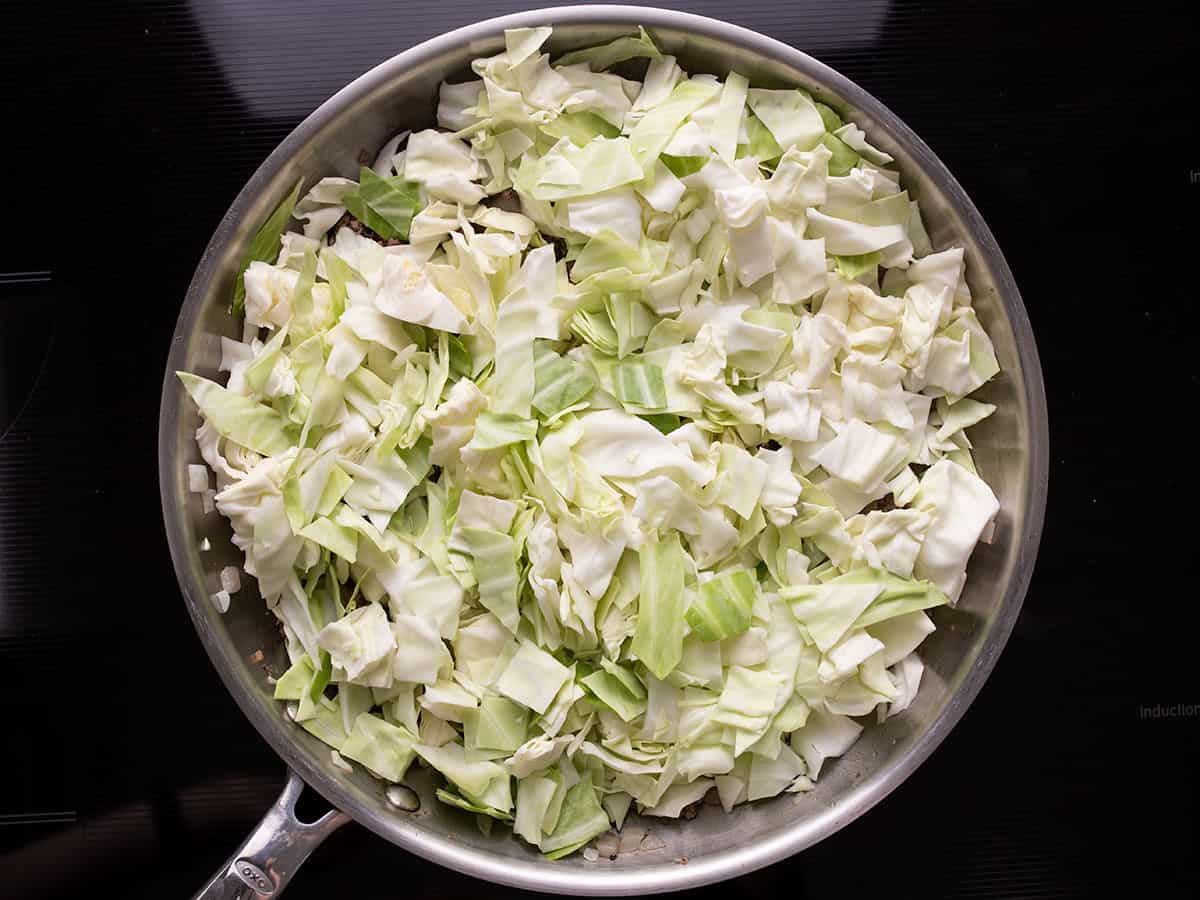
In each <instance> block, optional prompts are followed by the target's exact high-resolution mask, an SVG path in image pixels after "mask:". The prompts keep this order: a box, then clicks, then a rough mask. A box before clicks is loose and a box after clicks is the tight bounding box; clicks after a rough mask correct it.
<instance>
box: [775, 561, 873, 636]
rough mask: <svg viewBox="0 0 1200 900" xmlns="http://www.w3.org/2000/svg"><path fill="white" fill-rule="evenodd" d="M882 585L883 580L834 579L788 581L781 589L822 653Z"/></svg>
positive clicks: (842, 632)
mask: <svg viewBox="0 0 1200 900" xmlns="http://www.w3.org/2000/svg"><path fill="white" fill-rule="evenodd" d="M883 589H884V586H883V585H882V584H873V583H867V584H856V583H847V581H846V580H844V579H834V580H833V581H831V582H829V583H828V584H797V585H790V586H787V587H784V588H783V590H782V591H781V593H782V594H783V596H784V597H786V598H787V599H788V600H790V601H791V604H792V615H794V616H795V617H796V621H798V622H799V623H800V624H801V625H803V626H804V627H805V629H806V630H807V631H808V634H809V636H810V637H811V638H812V639H813V642H814V643H815V644H816V645H817V647H818V648H820V650H821V651H822V652H823V653H824V652H827V651H828V650H829V649H830V648H831V647H833V645H834V644H836V643H837V642H838V641H840V640H841V639H842V636H843V635H845V633H846V632H847V631H848V630H849V629H850V627H851V626H852V625H853V624H854V622H855V621H856V620H857V619H858V617H859V616H861V615H862V614H863V612H864V611H865V610H866V609H867V607H868V606H870V605H871V603H872V601H874V600H875V598H876V597H878V596H879V595H880V594H882V593H883Z"/></svg>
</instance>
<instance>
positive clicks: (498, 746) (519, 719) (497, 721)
mask: <svg viewBox="0 0 1200 900" xmlns="http://www.w3.org/2000/svg"><path fill="white" fill-rule="evenodd" d="M463 726H464V727H463V740H464V745H465V746H466V748H467V749H469V750H477V749H487V750H507V751H510V752H511V751H514V750H518V749H520V747H521V746H522V745H523V744H524V743H525V735H526V732H527V731H528V729H529V710H528V709H526V708H525V707H523V706H520V705H519V704H517V703H514V702H513V701H511V700H509V699H508V698H506V697H500V696H497V695H495V694H487V695H486V696H484V698H483V699H482V700H481V701H480V702H479V708H478V709H476V710H471V712H470V713H469V714H468V715H467V716H466V717H464V718H463Z"/></svg>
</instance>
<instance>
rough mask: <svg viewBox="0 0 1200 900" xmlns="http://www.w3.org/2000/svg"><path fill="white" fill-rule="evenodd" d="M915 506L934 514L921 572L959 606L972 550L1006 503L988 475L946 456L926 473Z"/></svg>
mask: <svg viewBox="0 0 1200 900" xmlns="http://www.w3.org/2000/svg"><path fill="white" fill-rule="evenodd" d="M912 505H913V508H914V509H919V510H924V511H926V512H928V513H929V515H930V517H931V522H930V525H929V528H928V530H927V531H926V532H925V540H924V541H923V542H922V544H921V552H920V554H919V555H918V557H917V561H916V566H915V571H916V573H917V575H918V576H919V577H921V578H928V579H929V580H930V581H932V582H933V583H934V584H936V585H937V586H938V587H939V588H940V589H941V590H942V591H943V592H945V594H946V596H947V597H948V598H949V601H950V603H951V604H953V603H955V602H956V601H957V600H958V595H959V594H960V593H961V592H962V588H963V584H964V583H965V582H966V578H967V572H966V569H967V560H968V559H969V558H970V556H971V551H972V550H974V549H975V545H976V544H977V543H978V542H979V538H980V536H981V535H982V534H983V531H984V529H985V528H987V526H988V525H990V524H991V522H992V520H993V519H994V518H995V517H996V513H997V512H999V510H1000V503H999V501H998V500H997V499H996V495H995V494H993V493H992V489H991V488H990V487H988V485H987V482H985V481H984V480H983V479H982V478H980V477H979V476H978V475H974V474H972V473H971V472H968V471H967V470H966V469H964V468H963V467H962V466H960V465H958V464H957V463H953V462H951V461H950V460H946V459H943V460H939V461H938V462H936V463H934V465H932V466H931V467H930V468H929V469H927V470H926V471H925V473H924V474H923V475H922V476H921V486H920V487H919V488H918V489H917V493H916V496H915V497H914V498H913V501H912Z"/></svg>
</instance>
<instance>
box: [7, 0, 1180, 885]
mask: <svg viewBox="0 0 1200 900" xmlns="http://www.w3.org/2000/svg"><path fill="white" fill-rule="evenodd" d="M537 5H539V4H536V3H529V2H509V0H503V2H488V3H484V2H479V0H468V2H458V3H446V2H433V0H409V2H404V3H396V2H364V0H340V2H331V0H290V2H270V0H190V2H184V0H157V2H150V0H146V2H112V3H106V4H86V5H83V4H80V5H79V6H78V7H77V8H70V7H67V6H57V5H51V4H7V5H6V7H5V10H4V13H3V20H4V27H2V28H0V49H2V53H0V57H2V58H0V73H2V74H3V75H4V76H6V77H5V78H4V80H3V84H4V85H5V90H4V92H3V93H4V94H5V96H4V98H3V100H0V103H2V104H3V111H4V118H3V121H4V123H5V129H4V132H5V133H4V137H3V139H2V140H0V154H3V159H4V161H5V162H6V163H7V165H6V166H5V167H4V173H5V176H6V177H5V179H4V200H5V205H4V208H5V209H6V210H7V212H8V215H7V217H6V236H7V240H5V241H4V242H3V243H2V244H0V684H2V685H3V691H2V693H0V723H2V724H0V772H3V773H4V775H5V776H6V778H5V788H4V790H3V791H2V792H0V895H2V896H4V897H51V896H68V897H74V896H81V897H82V896H87V897H92V896H110V895H111V896H120V897H123V898H131V900H132V898H143V897H144V898H150V897H154V898H159V897H181V896H189V895H191V894H192V893H193V892H194V891H195V890H197V889H198V888H199V887H200V885H201V884H202V883H203V882H204V881H205V880H206V879H207V877H208V876H209V875H210V874H211V873H212V871H213V870H215V868H216V867H217V866H218V865H220V864H221V863H222V862H223V860H224V859H225V858H226V856H227V854H228V853H229V852H231V851H232V850H233V848H234V847H235V846H236V845H237V843H238V842H239V841H240V840H241V838H242V837H243V836H244V835H245V833H246V831H247V830H248V829H249V828H250V827H251V826H252V825H253V824H254V823H255V822H256V821H257V820H258V818H259V816H260V815H261V814H262V812H263V811H264V810H265V809H266V808H267V806H268V805H269V804H270V803H271V802H272V801H273V799H274V797H275V796H276V794H277V792H278V790H279V789H280V787H281V786H282V784H283V781H284V770H283V765H282V763H280V762H279V760H278V759H277V757H276V756H275V755H274V754H273V753H272V751H271V750H270V748H269V747H268V746H267V745H266V743H265V742H263V741H262V739H261V738H259V736H258V735H257V734H256V733H255V732H254V730H253V729H252V728H251V726H250V725H249V723H248V722H247V721H246V720H245V719H244V718H243V716H242V715H241V713H240V712H239V711H238V709H237V708H236V707H235V706H234V704H233V703H232V701H231V699H230V697H229V695H228V694H227V693H226V691H225V689H224V688H223V687H222V685H221V684H220V682H219V680H218V678H217V675H216V673H215V672H214V670H213V669H212V667H211V665H210V664H209V662H208V659H207V658H206V657H205V655H204V653H203V652H202V650H201V647H200V644H199V642H198V640H197V639H196V636H195V634H194V632H193V630H192V627H191V624H190V622H189V621H188V618H187V615H186V612H185V610H184V606H183V603H182V602H181V600H180V597H179V590H178V586H177V584H176V581H175V577H174V574H173V572H172V569H171V564H170V558H169V555H168V552H167V545H166V539H165V536H164V533H163V527H162V518H161V514H160V510H159V503H158V487H157V469H156V444H155V440H156V426H157V423H156V417H157V409H158V398H159V390H160V385H161V378H162V373H163V367H164V364H165V358H166V351H167V345H168V341H169V339H170V335H171V332H172V328H173V326H174V323H175V318H176V315H177V313H178V310H179V304H180V302H181V300H182V297H183V294H184V291H185V288H186V286H187V283H188V279H189V278H190V276H191V273H192V270H193V268H194V267H195V265H196V263H197V261H198V259H199V257H200V254H201V252H202V250H203V248H204V246H205V244H206V243H207V241H208V239H209V236H210V234H211V233H212V230H213V228H214V227H215V226H216V224H217V222H218V221H219V219H220V217H221V215H222V214H223V212H224V211H225V209H226V208H227V206H228V205H229V203H230V202H231V201H232V199H233V197H234V195H235V194H236V192H237V191H238V190H239V189H240V187H241V186H242V185H243V184H244V183H245V181H246V179H247V178H248V177H249V176H250V174H251V173H252V172H253V171H254V169H255V168H256V167H257V166H258V164H259V163H260V162H261V161H262V159H263V158H264V157H265V156H266V155H267V154H268V153H269V152H270V151H271V149H272V148H273V147H274V146H275V145H276V144H277V143H278V142H279V141H280V140H281V139H282V138H283V137H284V136H285V135H286V134H287V133H288V132H289V131H290V130H291V129H292V128H293V127H294V126H295V125H296V124H297V123H298V122H299V121H300V120H301V119H302V118H303V117H304V116H305V115H306V114H307V113H308V112H310V111H311V110H312V109H313V108H315V107H316V106H317V105H318V104H319V103H320V102H321V101H323V100H324V99H325V98H326V97H328V96H329V95H330V94H332V93H333V92H334V91H336V90H337V89H338V88H339V87H340V86H342V85H343V84H344V83H346V82H347V81H349V80H350V79H352V78H353V77H355V76H356V75H358V74H360V73H362V72H364V71H365V70H367V69H369V68H370V67H371V66H373V65H375V64H376V63H378V62H380V61H382V60H383V59H385V58H387V57H389V56H391V55H392V54H394V53H397V52H399V51H401V50H403V49H405V48H407V47H409V46H412V45H413V44H416V43H418V42H419V41H421V40H424V39H426V38H428V37H430V36H433V35H435V34H437V33H440V32H443V31H446V30H448V29H451V28H454V27H456V26H459V25H463V24H466V23H469V22H473V21H477V20H479V19H481V18H486V17H490V16H494V15H500V14H502V13H507V12H514V11H517V10H519V9H523V8H528V7H530V6H537ZM659 5H663V6H671V7H677V8H680V9H686V10H688V11H691V12H696V13H701V14H705V15H710V16H714V17H717V18H723V19H726V20H729V21H732V22H735V23H737V24H741V25H745V26H748V27H750V28H753V29H756V30H758V31H761V32H763V33H765V34H768V35H770V36H772V37H775V38H778V39H779V40H782V41H785V42H787V43H789V44H792V45H793V46H796V47H798V48H800V49H802V50H804V51H806V52H808V53H810V54H812V55H814V56H816V57H818V58H819V59H821V60H822V61H824V62H826V63H828V64H830V65H832V66H833V67H835V68H836V69H838V70H840V71H841V72H842V73H844V74H845V75H847V76H849V77H850V78H851V79H853V80H855V81H857V82H858V83H859V84H860V85H862V86H863V87H864V88H866V89H867V90H868V91H870V92H871V93H873V94H874V95H875V96H877V97H878V98H880V99H881V100H882V101H883V102H884V103H885V104H887V105H888V106H889V107H890V108H891V109H892V110H894V111H895V112H896V113H897V114H898V115H899V116H900V117H901V118H903V119H904V120H905V121H906V122H907V123H908V124H909V125H911V126H912V127H913V128H914V129H915V130H916V131H917V133H918V134H920V135H921V136H922V137H923V138H924V139H925V140H926V141H927V142H928V143H929V144H930V145H931V146H932V147H933V149H934V151H935V152H936V153H937V154H938V155H939V156H940V157H941V158H942V160H943V161H944V162H945V163H946V164H947V166H948V167H949V168H950V170H951V171H952V172H953V173H954V174H955V175H956V176H957V177H958V178H959V180H960V181H961V182H962V184H963V186H964V187H965V188H966V190H967V192H968V193H969V194H970V195H971V197H972V199H973V200H974V201H975V203H976V205H977V206H978V207H979V209H980V210H981V211H982V213H983V215H984V217H985V218H986V219H987V221H988V223H989V225H990V226H991V228H992V230H993V231H994V232H995V234H996V237H997V239H998V241H999V243H1000V245H1001V247H1002V248H1003V249H1004V252H1005V254H1006V256H1007V258H1008V261H1009V263H1010V265H1011V266H1012V268H1013V270H1014V272H1015V274H1016V278H1017V281H1018V283H1019V285H1020V287H1021V291H1022V294H1023V296H1024V298H1025V302H1026V304H1027V305H1028V308H1029V314H1030V317H1031V319H1032V321H1033V326H1034V331H1035V334H1036V336H1037V340H1038V346H1039V350H1040V353H1041V356H1042V361H1043V366H1044V369H1045V375H1046V383H1047V390H1048V394H1049V403H1050V422H1051V431H1052V440H1051V454H1052V463H1053V467H1052V474H1051V478H1050V491H1051V494H1050V502H1049V513H1048V517H1047V522H1046V529H1045V534H1044V538H1043V542H1042V549H1041V552H1040V555H1039V560H1038V568H1037V572H1036V574H1035V576H1034V580H1033V585H1032V587H1031V588H1030V591H1029V594H1028V598H1027V600H1026V602H1025V607H1024V610H1023V612H1022V615H1021V618H1020V621H1019V622H1018V623H1017V626H1016V630H1015V631H1014V633H1013V636H1012V638H1011V640H1010V641H1009V644H1008V646H1007V649H1006V650H1005V652H1004V654H1003V656H1002V658H1001V659H1000V662H999V664H998V665H997V667H996V669H995V672H994V674H993V675H992V676H991V678H990V680H989V681H988V683H987V685H986V686H985V688H984V690H983V691H982V693H981V694H980V696H979V698H978V699H977V700H976V702H975V703H974V705H973V706H972V707H971V709H970V711H969V712H968V713H967V715H966V717H965V718H964V719H963V721H962V722H961V724H959V725H958V727H957V728H956V729H955V730H954V732H953V733H952V734H951V735H950V737H949V738H948V739H947V740H946V741H945V743H944V744H943V745H942V746H941V747H940V748H939V749H938V750H937V751H936V752H935V753H934V754H933V756H932V757H931V758H930V759H929V761H928V762H926V763H925V764H924V765H923V766H922V767H921V768H920V769H919V770H918V771H917V772H916V773H915V774H914V775H913V776H912V777H911V778H910V779H909V780H908V781H906V782H905V783H904V784H903V785H902V786H901V787H900V788H899V789H898V790H896V791H895V792H894V793H893V794H892V795H891V796H890V797H889V798H888V799H887V800H886V801H884V802H883V803H882V804H881V805H880V806H879V807H878V808H877V809H875V810H873V811H871V812H870V813H868V814H867V815H865V816H864V817H862V818H861V819H859V820H858V821H856V822H854V823H853V824H851V825H850V826H848V827H846V828H845V829H843V830H842V831H840V832H838V833H837V834H835V835H834V836H832V837H830V838H828V839H827V840H825V841H823V842H822V843H820V844H819V845H817V846H816V847H814V848H812V849H810V850H808V851H806V852H804V853H803V854H801V855H799V856H796V857H794V858H792V859H790V860H787V861H785V862H782V863H779V864H777V865H775V866H773V867H771V868H768V869H765V870H763V871H760V872H756V873H753V874H751V875H747V876H745V877H743V878H740V879H737V880H734V881H731V882H728V883H726V884H723V885H719V886H713V887H709V888H706V889H702V890H698V891H693V892H691V894H690V896H694V897H701V896H704V897H723V898H732V897H746V898H756V897H767V896H778V895H779V894H780V892H781V891H782V892H786V894H787V895H788V896H791V897H835V896H836V897H847V896H864V895H869V894H868V892H887V893H886V896H891V897H895V896H899V897H909V896H921V897H943V896H946V897H950V896H954V897H1004V898H1013V897H1061V896H1090V895H1094V894H1098V893H1101V892H1103V891H1104V890H1105V889H1113V890H1116V889H1136V890H1138V891H1139V895H1143V894H1144V895H1146V896H1158V897H1176V896H1178V897H1183V896H1196V895H1197V894H1198V889H1200V874H1198V868H1197V864H1196V847H1197V840H1196V838H1197V830H1196V823H1197V783H1198V772H1200V765H1198V753H1197V748H1198V743H1200V742H1198V735H1200V696H1198V694H1197V686H1198V684H1200V681H1198V680H1197V677H1196V675H1195V664H1194V660H1195V655H1196V651H1195V649H1194V648H1195V643H1196V641H1197V639H1198V634H1200V632H1198V630H1197V628H1196V625H1197V615H1196V612H1195V594H1196V589H1195V585H1194V578H1193V577H1192V575H1191V562H1192V559H1193V557H1194V550H1193V548H1192V544H1193V543H1194V538H1193V535H1194V534H1195V530H1196V529H1195V527H1194V525H1192V521H1193V519H1194V516H1193V515H1192V514H1191V512H1190V510H1191V509H1193V508H1194V503H1193V502H1192V493H1193V491H1194V486H1193V479H1192V478H1191V473H1190V466H1191V465H1193V464H1194V459H1195V451H1194V443H1193V441H1194V439H1193V438H1192V437H1191V435H1192V430H1191V427H1190V425H1191V420H1192V419H1193V418H1194V416H1195V413H1194V405H1195V400H1194V397H1195V394H1196V389H1197V374H1196V373H1197V366H1196V362H1195V356H1196V349H1195V343H1196V341H1195V334H1196V329H1195V324H1194V323H1195V321H1196V318H1195V316H1196V314H1195V308H1196V288H1195V278H1194V275H1193V271H1194V270H1193V268H1192V264H1193V259H1192V257H1193V256H1194V254H1195V248H1196V247H1197V246H1198V242H1197V238H1198V237H1200V233H1198V232H1200V229H1198V228H1197V224H1196V223H1197V213H1198V212H1200V151H1198V150H1197V147H1200V143H1198V142H1197V128H1196V108H1195V103H1196V91H1195V76H1194V74H1193V66H1194V63H1193V60H1194V59H1195V58H1196V55H1197V51H1200V37H1198V34H1197V27H1196V26H1197V21H1196V14H1195V12H1194V10H1192V9H1190V8H1189V7H1188V6H1186V5H1183V4H1180V5H1179V6H1177V7H1171V6H1167V5H1162V4H1143V5H1140V6H1137V7H1134V8H1117V7H1113V8H1110V9H1106V10H1104V11H1102V10H1101V8H1100V7H1097V6H1095V5H1092V6H1090V7H1084V8H1081V9H1078V10H1077V9H1073V8H1068V7H1065V6H1063V7H1060V6H1059V5H1057V4H1050V3H1029V2H993V3H978V4H975V3H962V2H943V0H929V2H915V0H863V2H853V0H810V2H775V0H746V2H741V3H738V4H732V3H718V2H715V0H690V2H686V3H672V2H667V0H662V2H661V3H660V4H659ZM310 799H311V802H309V801H308V800H306V802H305V804H303V805H302V809H305V808H308V807H311V808H312V809H313V810H316V811H317V812H319V811H321V810H322V808H323V806H322V804H323V801H321V800H320V799H319V798H310ZM288 890H289V894H288V896H289V897H292V898H295V900H301V898H305V897H311V898H328V897H349V896H353V897H357V898H364V900H366V898H376V897H377V898H394V897H397V896H402V895H403V896H410V897H458V896H464V897H466V896H470V897H477V896H481V895H482V894H483V892H484V891H487V893H488V895H489V896H492V897H498V898H499V897H515V896H519V895H522V894H521V892H519V891H516V890H511V889H505V888H496V887H492V886H485V885H483V884H481V883H479V882H476V881H474V880H472V879H470V878H467V877H465V876H461V875H458V874H455V873H453V872H450V871H447V870H444V869H441V868H438V867H436V866H433V865H431V864H428V863H425V862H424V861H422V860H420V859H417V858H415V857H412V856H410V855H408V854H406V853H404V852H403V851H401V850H399V849H397V848H395V847H393V846H391V845H389V844H387V843H385V842H383V841H382V840H380V839H379V838H377V837H375V836H374V835H372V834H371V833H369V832H367V831H366V830H364V829H361V828H359V827H357V826H350V827H347V828H344V829H342V830H341V831H340V832H338V833H337V834H336V835H334V837H333V838H332V839H330V840H329V841H328V842H327V843H326V844H325V845H323V846H322V847H321V848H320V849H319V850H318V851H317V852H316V854H315V855H314V856H313V857H312V859H311V860H310V861H309V862H308V863H307V864H306V865H305V867H304V869H303V870H302V871H301V872H300V874H299V875H298V876H297V878H296V879H295V881H294V882H293V883H292V886H291V887H289V889H288ZM877 895H883V894H882V893H880V894H877Z"/></svg>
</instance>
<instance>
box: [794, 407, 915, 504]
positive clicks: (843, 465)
mask: <svg viewBox="0 0 1200 900" xmlns="http://www.w3.org/2000/svg"><path fill="white" fill-rule="evenodd" d="M907 453H908V445H907V444H906V443H905V442H904V441H903V440H902V439H901V438H899V437H896V436H895V435H891V434H888V433H886V432H884V431H881V430H879V429H877V428H872V427H871V426H870V425H867V424H866V423H865V422H863V421H861V420H859V419H853V420H851V421H850V422H849V423H848V424H847V425H846V426H845V427H843V428H842V429H841V430H840V431H839V432H838V434H837V437H835V438H834V439H833V440H832V441H830V442H829V443H828V444H826V445H825V446H823V447H821V448H820V449H819V450H817V451H816V452H815V453H813V455H812V458H813V459H814V460H815V461H816V462H818V463H820V464H821V465H822V466H823V467H824V468H825V470H826V471H827V472H829V473H830V474H832V475H835V476H836V477H838V478H841V479H842V480H844V481H846V482H848V483H849V484H851V485H853V486H854V487H856V488H858V489H859V490H864V491H865V490H869V489H870V488H872V487H873V486H875V485H877V484H879V483H880V482H881V481H882V480H883V479H884V478H885V477H886V476H888V475H889V474H891V472H892V471H893V470H894V469H895V468H896V467H897V466H899V465H900V463H901V462H903V461H904V458H905V455H906V454H907Z"/></svg>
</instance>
